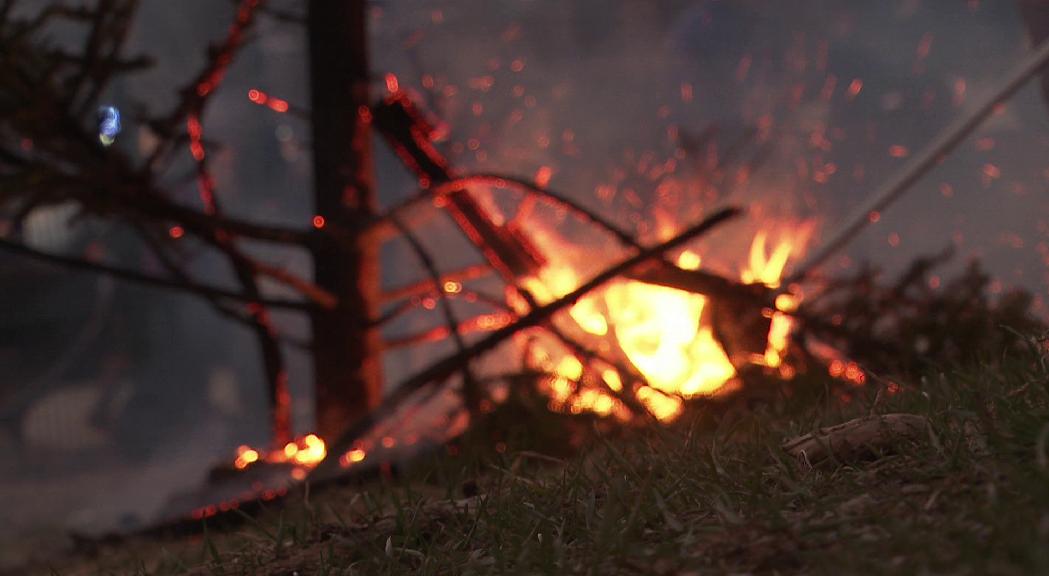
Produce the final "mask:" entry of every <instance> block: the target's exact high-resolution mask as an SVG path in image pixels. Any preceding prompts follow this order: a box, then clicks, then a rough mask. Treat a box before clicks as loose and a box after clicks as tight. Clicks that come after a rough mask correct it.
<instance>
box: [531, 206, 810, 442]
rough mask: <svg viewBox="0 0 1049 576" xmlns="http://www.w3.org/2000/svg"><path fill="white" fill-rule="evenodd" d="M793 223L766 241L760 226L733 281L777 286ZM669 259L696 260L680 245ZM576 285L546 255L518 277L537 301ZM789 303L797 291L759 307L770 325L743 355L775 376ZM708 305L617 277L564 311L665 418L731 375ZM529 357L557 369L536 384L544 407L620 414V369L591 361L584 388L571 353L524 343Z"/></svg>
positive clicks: (795, 246)
mask: <svg viewBox="0 0 1049 576" xmlns="http://www.w3.org/2000/svg"><path fill="white" fill-rule="evenodd" d="M799 229H800V230H801V232H799V233H798V234H796V235H793V236H791V235H783V236H782V237H781V239H780V240H779V241H777V242H775V243H774V244H772V246H771V248H770V242H769V234H768V232H767V231H764V230H763V231H760V232H758V233H757V234H756V235H755V237H754V240H753V242H752V243H751V246H750V252H749V259H748V262H747V265H746V266H744V267H743V269H742V270H740V279H741V280H742V281H743V282H744V283H746V284H757V283H760V284H764V285H766V286H769V287H773V288H774V287H777V286H779V283H780V278H781V276H782V274H783V270H784V268H785V267H786V265H787V263H788V261H789V259H790V257H791V256H792V255H795V254H797V253H798V252H799V251H800V250H801V248H802V247H803V245H804V243H805V241H806V239H807V236H808V231H809V229H810V227H809V226H801V227H800V228H799ZM551 252H556V251H551ZM676 262H677V265H678V266H680V267H681V268H684V269H690V270H695V269H698V268H699V267H700V265H701V258H700V257H699V255H698V254H696V253H694V252H691V251H688V250H686V251H684V252H682V253H680V254H679V255H678V257H677V260H676ZM580 283H581V279H580V277H579V275H578V274H577V273H576V272H575V270H574V269H573V268H572V267H571V266H568V265H563V264H557V263H554V264H551V265H548V266H547V267H546V268H545V269H544V270H543V271H542V272H541V273H540V276H539V278H530V279H528V280H526V281H525V283H524V286H525V288H527V289H528V290H529V291H530V292H531V293H532V295H533V296H534V297H535V298H536V300H537V301H538V302H539V303H540V304H545V303H548V302H551V301H553V300H554V299H556V298H558V297H561V296H563V295H565V294H567V293H569V292H571V291H572V290H574V289H575V288H576V287H577V286H578V285H579V284H580ZM799 302H800V297H799V296H795V295H781V296H779V297H778V298H777V299H776V302H775V307H776V309H775V310H769V311H767V314H769V315H770V316H771V326H770V329H769V333H768V335H767V346H766V350H765V353H764V354H763V355H761V356H759V357H756V358H754V359H753V361H754V362H755V363H757V364H760V365H764V366H766V367H768V368H772V369H778V371H779V374H780V376H782V377H784V378H790V377H791V376H793V370H792V369H791V368H790V367H789V366H785V365H784V362H783V361H784V355H785V353H786V349H787V345H788V340H789V336H790V333H791V330H792V328H793V320H792V319H791V317H790V316H789V315H788V314H787V313H789V312H791V311H793V310H794V309H795V308H796V307H797V305H798V303H799ZM708 304H709V303H708V299H707V298H706V297H705V296H702V295H699V294H692V293H689V292H685V291H681V290H677V289H674V288H667V287H664V286H657V285H653V284H646V283H644V282H639V281H636V280H625V279H624V280H616V281H614V282H612V283H610V284H609V285H608V286H607V287H606V288H604V289H603V290H598V291H595V292H593V293H591V294H589V295H588V296H587V297H585V298H583V299H581V300H580V301H579V302H577V303H576V304H575V305H574V306H572V308H571V309H570V310H569V316H570V317H571V318H572V320H573V321H574V322H575V324H576V325H577V326H578V327H579V328H580V329H581V330H582V331H583V332H586V333H587V334H588V335H590V336H592V337H596V338H601V339H603V340H602V342H601V345H600V346H599V348H600V349H602V350H604V351H609V350H612V351H615V349H616V348H618V350H619V351H621V352H622V356H623V357H625V359H626V360H628V361H629V363H630V364H631V365H632V366H633V367H634V368H636V370H637V372H638V373H639V374H640V375H641V376H644V378H645V380H646V382H645V384H646V385H644V386H641V387H639V388H638V389H637V390H636V391H635V394H634V395H635V397H636V399H637V401H639V402H640V403H641V404H643V405H644V406H645V407H646V409H648V410H649V411H650V412H651V413H652V414H653V415H654V416H655V417H656V418H658V419H660V420H664V421H669V420H672V419H674V418H675V417H677V415H678V414H680V412H681V408H682V400H683V399H688V398H692V397H696V396H701V395H710V394H715V393H717V392H718V391H720V390H721V389H722V388H724V387H725V385H726V384H728V383H729V382H730V381H732V379H733V378H734V377H735V376H736V367H735V366H734V365H733V364H732V361H731V360H730V359H729V356H728V354H727V353H726V352H725V350H724V348H722V346H721V344H720V343H719V342H718V340H717V339H716V338H715V336H714V331H713V327H712V326H711V323H710V318H709V310H708V309H709V305H708ZM532 360H533V361H535V362H534V363H535V364H537V366H538V367H540V368H543V369H546V370H548V371H551V372H553V373H555V374H556V375H557V376H556V377H554V378H551V381H550V382H548V383H547V384H546V385H545V388H544V392H545V393H546V394H547V395H548V396H549V397H550V407H551V408H553V409H555V410H564V411H568V412H571V413H581V412H593V413H596V414H598V415H602V416H606V415H624V414H628V413H627V412H626V411H625V410H624V407H623V406H622V405H621V402H620V400H619V399H617V398H616V397H615V394H616V393H618V392H620V391H621V390H622V389H623V382H624V380H626V379H628V378H629V376H628V375H625V374H620V373H619V371H617V370H615V369H612V368H609V367H599V369H598V370H597V374H599V375H600V381H601V382H602V384H603V385H602V386H597V387H594V386H593V384H590V385H589V386H588V385H586V384H584V382H583V381H584V371H585V367H584V366H583V364H581V363H580V361H579V360H577V359H576V358H575V357H574V356H572V355H565V356H562V357H561V358H560V359H559V360H555V359H554V358H553V357H551V355H550V354H549V353H547V352H543V353H539V354H536V353H535V352H534V351H533V355H532Z"/></svg>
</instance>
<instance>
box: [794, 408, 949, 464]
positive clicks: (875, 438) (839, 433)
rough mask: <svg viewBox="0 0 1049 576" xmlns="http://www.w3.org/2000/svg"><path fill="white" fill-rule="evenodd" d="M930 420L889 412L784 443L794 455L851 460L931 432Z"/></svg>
mask: <svg viewBox="0 0 1049 576" xmlns="http://www.w3.org/2000/svg"><path fill="white" fill-rule="evenodd" d="M928 430H929V421H928V420H927V419H926V418H925V417H924V416H918V415H915V414H885V415H880V416H866V417H863V418H856V419H855V420H849V421H848V422H844V423H842V424H838V425H836V426H831V427H829V428H820V429H819V430H817V431H815V432H812V433H809V434H805V435H804V436H798V437H797V438H792V439H791V440H788V441H786V442H784V443H783V450H784V451H785V452H786V453H787V454H790V455H791V456H793V457H795V458H799V459H803V460H805V461H806V462H808V463H809V464H816V463H819V462H822V461H824V460H827V459H828V458H832V459H834V460H842V461H850V460H856V459H859V458H863V457H865V456H870V455H872V454H877V453H878V452H883V451H889V450H891V449H892V448H893V447H894V446H896V445H898V444H899V443H900V442H908V441H914V440H917V439H918V438H921V437H923V436H924V435H926V434H928Z"/></svg>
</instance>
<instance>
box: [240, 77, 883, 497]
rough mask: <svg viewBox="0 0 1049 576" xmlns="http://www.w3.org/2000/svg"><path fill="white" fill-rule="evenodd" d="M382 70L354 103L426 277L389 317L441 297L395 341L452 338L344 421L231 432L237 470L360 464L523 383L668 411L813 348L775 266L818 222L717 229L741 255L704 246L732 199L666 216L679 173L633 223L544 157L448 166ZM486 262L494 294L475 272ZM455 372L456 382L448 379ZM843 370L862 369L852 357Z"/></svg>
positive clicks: (796, 289)
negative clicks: (798, 344)
mask: <svg viewBox="0 0 1049 576" xmlns="http://www.w3.org/2000/svg"><path fill="white" fill-rule="evenodd" d="M387 85H388V88H389V93H388V95H387V97H386V98H385V99H384V100H383V101H382V103H381V104H380V105H378V106H376V107H374V108H373V109H372V110H368V111H366V113H367V115H368V120H369V121H370V122H372V123H373V125H374V126H375V127H376V129H377V130H378V131H379V132H380V133H381V134H382V135H383V136H385V137H386V139H387V141H388V142H389V144H390V145H391V146H392V148H393V149H394V150H395V151H396V152H397V155H398V157H399V158H400V159H401V161H402V162H403V163H404V164H405V166H407V167H408V168H409V169H410V170H411V171H412V172H413V173H414V174H415V175H416V177H417V178H418V181H419V185H420V188H421V190H420V192H419V193H418V194H417V195H415V196H413V197H411V198H409V199H408V200H406V201H404V202H402V203H401V204H400V205H398V206H395V207H394V208H393V209H391V211H390V222H391V226H392V227H393V228H395V229H396V232H398V233H399V234H401V235H403V236H404V238H405V239H406V240H407V241H408V243H409V245H410V246H411V248H412V250H413V251H414V252H415V253H416V255H417V256H418V258H419V261H420V262H421V263H422V265H423V268H424V269H426V270H427V272H428V274H429V280H428V281H424V282H422V283H419V284H417V285H415V286H412V287H409V288H406V289H403V290H400V291H399V295H400V296H403V298H402V299H401V300H400V301H395V302H397V303H396V304H395V305H393V306H391V307H390V308H389V309H388V311H387V312H386V314H385V317H387V318H392V317H396V316H397V315H400V314H403V313H405V312H406V311H409V310H411V309H415V308H422V309H427V310H433V311H439V312H440V313H441V314H442V316H443V318H444V320H445V322H444V324H443V325H442V326H438V327H437V328H434V329H431V330H427V331H425V332H423V333H421V334H418V335H414V336H411V337H408V338H404V339H402V340H401V341H396V342H395V344H396V346H408V345H413V344H418V343H423V342H434V341H441V340H451V341H453V342H454V343H455V345H456V347H457V352H456V353H455V354H452V355H450V356H448V357H446V358H444V359H441V360H439V361H437V362H435V363H434V364H432V365H431V366H430V367H429V368H428V369H425V370H423V371H421V372H420V373H418V374H416V375H415V376H413V377H412V378H410V379H408V380H407V381H405V382H402V383H401V384H400V385H399V386H397V387H396V388H394V389H393V391H392V392H391V393H390V394H389V395H388V397H387V399H386V402H385V403H384V404H383V406H382V407H380V408H379V410H377V411H376V412H375V413H374V414H373V415H372V416H371V417H369V418H368V419H367V421H365V422H362V423H358V425H357V426H356V427H354V428H353V429H351V430H350V432H349V433H347V435H346V436H345V437H343V438H341V439H321V438H319V437H318V436H316V435H313V434H311V435H308V436H305V437H303V438H300V439H298V440H295V441H291V442H287V443H286V444H285V445H283V446H278V447H276V448H275V449H273V450H270V451H265V450H260V449H256V448H251V447H248V446H241V447H240V448H239V449H238V452H237V454H236V459H235V461H234V466H233V467H234V469H236V470H238V471H248V470H251V469H253V468H256V467H258V466H259V465H261V464H268V465H272V466H277V467H280V468H282V469H284V468H290V470H291V477H292V478H293V479H299V480H301V479H304V478H306V477H307V475H308V474H309V473H310V471H311V470H312V469H313V468H314V467H315V466H317V464H319V463H321V462H322V461H325V457H326V456H328V455H330V456H331V457H330V458H328V459H327V461H326V465H327V467H328V468H329V470H328V471H327V472H326V473H320V474H319V476H320V477H324V476H326V475H327V474H339V473H340V472H338V470H339V469H343V470H344V469H348V468H353V467H357V466H362V465H364V464H368V463H371V464H375V465H379V466H382V465H384V464H385V465H387V466H388V462H389V459H390V458H391V455H392V454H395V453H397V451H400V450H403V449H404V448H406V447H411V446H415V445H416V444H417V443H418V442H419V439H420V438H431V439H432V438H433V437H434V431H435V430H441V431H442V432H441V434H440V438H439V439H438V441H440V440H447V439H450V438H452V437H454V436H455V435H457V434H459V433H461V432H462V431H463V430H464V429H465V428H466V427H467V426H468V424H469V422H470V421H471V417H476V416H479V415H483V414H485V413H491V412H493V411H494V410H496V409H498V407H499V405H500V404H502V403H505V402H507V401H510V400H513V398H514V396H519V395H521V394H522V393H524V394H526V395H536V394H538V395H539V397H541V398H542V399H543V402H542V403H543V406H542V407H541V409H543V410H549V411H551V412H554V413H561V414H567V415H585V416H587V417H588V418H598V419H602V420H605V421H608V422H610V423H618V424H621V425H622V424H630V423H635V424H636V423H644V422H648V421H650V420H655V421H659V422H670V421H673V420H674V419H675V418H677V417H678V416H679V415H680V414H681V413H682V411H683V409H684V406H685V403H686V402H687V401H688V400H690V399H694V398H699V397H704V398H710V397H713V396H721V395H727V394H730V393H732V392H733V391H736V390H739V389H741V388H742V387H743V386H744V382H745V381H746V380H747V379H748V378H749V377H752V376H757V375H760V376H762V377H764V378H773V379H775V380H777V381H781V382H787V381H790V380H792V379H794V378H795V376H796V375H797V374H798V371H799V370H804V369H808V366H809V364H810V363H811V360H812V358H813V356H812V355H811V354H807V353H806V354H800V355H799V354H798V353H797V351H795V350H794V346H793V344H792V338H791V335H792V332H793V331H794V329H795V327H796V320H795V318H794V314H795V313H796V311H797V310H798V307H799V305H800V304H801V302H802V301H803V293H802V290H801V286H800V285H799V284H797V283H789V284H788V283H786V282H785V281H784V274H785V272H786V271H787V269H788V267H789V266H790V264H791V263H792V261H795V260H797V259H798V258H800V257H801V256H802V255H803V254H804V251H805V248H806V245H807V244H808V242H809V240H810V238H811V237H812V236H813V233H814V232H815V230H816V227H817V223H816V222H814V221H778V222H777V221H771V220H770V221H767V222H763V223H761V225H760V226H758V227H757V228H754V229H753V230H754V231H753V232H752V233H750V234H749V237H748V239H745V240H744V241H742V242H741V241H739V240H738V239H736V240H734V241H733V242H732V243H724V245H725V246H729V245H732V244H735V245H738V246H742V250H736V252H739V254H733V253H732V252H733V251H732V250H727V249H725V250H719V249H718V246H719V244H718V243H716V241H715V243H712V244H710V245H709V246H706V245H704V244H703V243H702V241H701V237H702V236H704V235H705V234H707V233H711V232H714V229H715V228H717V227H718V226H719V225H720V224H722V223H725V222H727V221H729V220H730V219H732V218H734V217H736V216H738V215H740V214H741V212H740V211H738V210H736V209H731V208H728V209H722V210H719V211H714V212H712V213H711V214H709V215H707V216H706V218H697V220H699V222H698V223H689V222H684V221H678V219H679V218H678V217H675V216H671V215H673V214H683V213H684V211H682V210H680V205H681V204H684V203H690V204H694V205H695V206H698V205H699V204H698V202H699V201H698V199H697V198H692V197H690V194H692V195H696V194H699V193H700V188H701V186H699V185H696V186H689V185H688V183H681V184H680V185H677V188H676V189H675V190H673V191H670V192H668V191H667V189H666V187H664V192H663V193H662V194H661V196H660V197H661V199H662V201H661V204H660V206H659V209H658V210H656V211H655V216H654V218H653V221H654V222H655V223H656V224H655V225H653V226H650V227H648V233H647V234H646V235H645V236H644V237H643V238H640V239H639V238H638V237H636V236H635V235H634V234H631V233H630V232H627V231H626V230H624V229H621V228H619V227H618V226H617V225H616V224H614V223H613V222H611V221H609V220H607V219H605V218H603V217H602V216H600V215H598V214H596V213H594V212H592V211H591V210H589V209H587V208H585V207H583V206H581V205H579V204H577V203H576V202H574V201H572V200H571V199H569V198H568V197H567V196H565V195H562V194H558V193H557V192H555V191H552V190H550V189H548V188H546V186H545V184H546V182H545V181H544V180H545V179H544V178H543V175H542V174H540V175H538V177H537V179H536V181H525V180H523V179H519V178H514V177H511V176H506V175H501V174H469V175H459V174H458V173H457V172H456V171H455V170H454V169H453V168H452V167H451V166H450V165H449V163H448V161H447V159H446V158H445V157H444V156H443V155H442V154H441V153H440V152H438V150H437V148H436V147H435V145H434V143H435V141H436V140H438V139H439V137H440V135H439V133H440V131H439V130H437V129H435V128H434V126H435V125H437V123H436V122H433V121H431V120H430V119H428V118H426V117H425V116H424V114H423V113H422V112H420V110H419V109H418V108H417V107H416V104H415V101H414V99H413V98H411V97H409V95H408V94H407V93H405V92H403V91H401V90H399V88H398V86H397V82H396V79H395V78H388V79H387ZM755 162H756V160H755ZM645 163H650V164H651V165H641V166H639V167H638V170H639V171H640V172H645V171H651V170H655V171H668V176H670V175H671V173H672V172H673V170H674V161H673V160H672V159H671V160H669V161H667V162H665V163H654V162H653V160H652V159H651V158H648V159H643V160H642V163H641V164H645ZM750 167H752V166H748V167H747V168H750ZM722 168H723V167H722ZM662 180H663V182H664V183H667V182H680V180H678V179H675V178H672V177H667V178H664V179H662ZM503 192H510V193H513V194H516V195H517V196H518V197H520V198H521V199H522V200H521V202H520V203H519V206H518V207H517V213H516V214H515V215H514V216H512V217H507V216H506V215H504V213H503V211H502V210H501V209H500V207H499V203H498V201H497V199H496V196H497V195H498V194H500V193H503ZM695 206H694V207H695ZM423 210H425V211H432V210H437V211H443V212H445V213H447V214H448V215H450V216H451V218H452V221H453V222H454V223H455V224H456V226H457V227H458V228H459V229H460V230H461V232H462V233H463V234H464V235H465V236H466V237H467V238H468V239H469V240H470V242H471V243H472V244H473V245H474V246H475V247H476V248H477V251H478V252H479V253H480V254H481V255H482V256H483V257H484V260H485V262H484V264H482V265H476V266H472V267H470V268H468V269H465V270H462V271H458V272H454V273H451V274H442V273H441V272H439V271H438V270H437V267H436V264H435V262H434V260H435V259H434V258H433V257H432V255H430V254H429V253H428V252H427V250H426V248H425V247H424V245H423V242H422V241H421V240H420V239H419V238H417V237H416V236H415V235H414V234H413V232H412V230H411V228H410V227H409V226H408V224H407V222H408V221H410V220H411V219H413V218H415V217H416V216H415V214H417V213H418V212H420V211H423ZM697 215H698V213H697ZM680 219H681V220H683V219H684V217H680ZM551 222H569V223H571V224H578V225H579V226H580V227H584V228H588V229H590V230H591V231H594V232H596V233H597V234H598V237H599V238H600V240H598V243H597V244H595V243H594V242H593V241H590V242H576V241H574V240H573V239H570V238H569V237H568V236H569V235H566V234H564V233H563V232H562V229H563V226H558V225H556V224H551ZM609 239H611V240H612V241H613V242H614V245H612V246H609V245H608V240H609ZM602 242H603V243H602ZM598 246H600V247H601V248H600V249H599V250H597V247H598ZM595 252H598V253H599V254H596V255H595ZM595 256H596V257H595ZM737 256H738V257H737ZM616 259H618V262H615V261H613V262H611V263H610V262H609V260H616ZM493 276H494V277H495V280H497V281H498V282H499V283H500V284H501V286H502V290H503V292H502V293H501V294H496V293H488V292H485V291H484V289H483V288H480V287H477V286H474V284H477V283H483V282H485V281H489V280H492V279H493V278H492V277H493ZM475 281H478V282H475ZM457 300H461V301H465V302H470V303H474V304H478V303H479V304H482V305H485V306H487V307H489V308H491V311H490V312H488V313H485V314H481V315H478V316H476V317H474V318H472V319H469V320H466V321H460V320H459V319H458V318H456V316H455V313H454V311H453V309H452V306H451V302H453V301H457ZM507 349H509V352H507ZM496 350H499V351H501V352H503V353H504V354H506V353H508V354H509V355H510V358H511V362H510V364H516V365H517V366H518V369H517V370H515V371H512V372H503V373H500V374H496V375H481V374H478V373H476V372H475V369H474V368H473V364H474V361H475V360H477V359H478V358H480V357H481V356H482V355H484V354H487V353H490V352H495V351H496ZM801 358H805V359H806V360H805V361H801ZM835 360H837V359H835ZM505 364H506V363H505V362H504V365H505ZM824 368H826V366H824ZM456 376H458V379H457V380H458V382H457V383H456V384H451V382H452V381H453V380H456ZM842 376H843V378H847V379H849V380H852V381H854V382H862V380H863V374H862V372H861V371H860V370H859V369H858V367H856V365H855V364H852V363H849V364H848V370H847V371H843V373H842ZM435 414H436V416H433V415H435ZM424 416H426V417H424ZM326 441H327V443H326ZM336 464H337V468H336V466H335V465H336Z"/></svg>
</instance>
